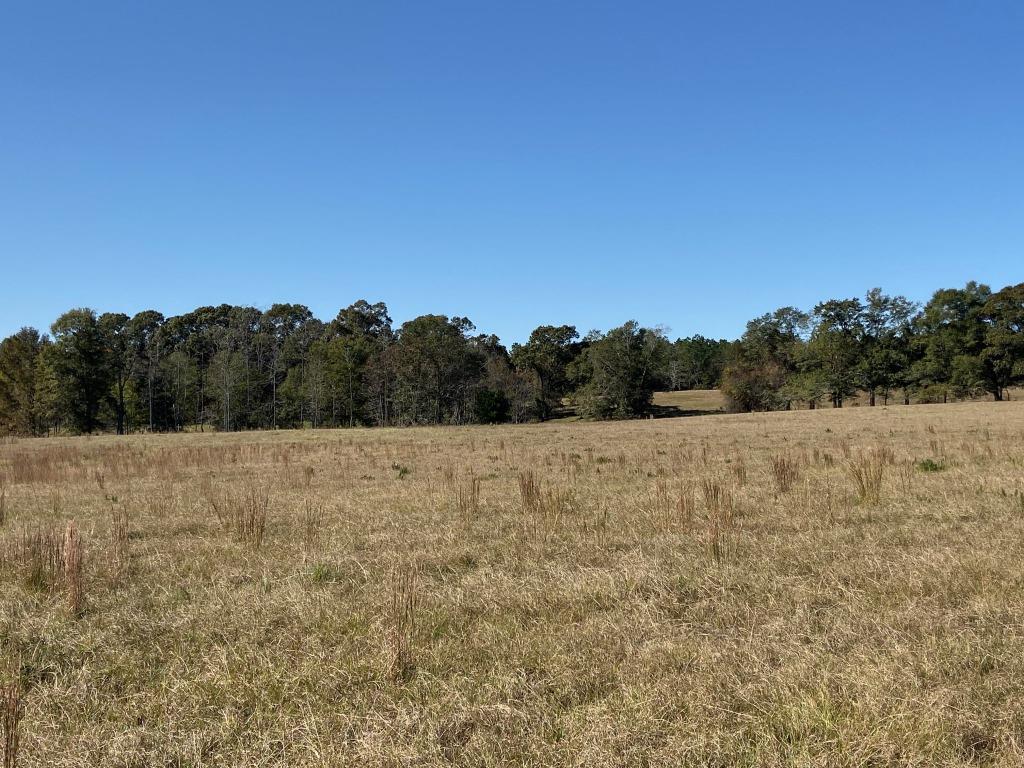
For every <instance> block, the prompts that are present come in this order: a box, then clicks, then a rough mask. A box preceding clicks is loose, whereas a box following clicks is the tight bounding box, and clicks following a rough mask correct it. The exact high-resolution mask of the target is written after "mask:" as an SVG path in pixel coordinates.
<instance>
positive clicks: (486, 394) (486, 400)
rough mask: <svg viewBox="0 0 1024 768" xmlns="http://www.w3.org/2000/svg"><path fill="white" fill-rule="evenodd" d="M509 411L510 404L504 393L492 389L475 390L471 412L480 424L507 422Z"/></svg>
mask: <svg viewBox="0 0 1024 768" xmlns="http://www.w3.org/2000/svg"><path fill="white" fill-rule="evenodd" d="M509 411H510V404H509V401H508V397H506V396H505V393H504V392H497V391H495V390H493V389H480V390H477V393H476V398H475V401H474V403H473V412H474V414H475V415H476V420H477V421H478V422H480V423H481V424H501V423H502V422H505V421H508V416H509Z"/></svg>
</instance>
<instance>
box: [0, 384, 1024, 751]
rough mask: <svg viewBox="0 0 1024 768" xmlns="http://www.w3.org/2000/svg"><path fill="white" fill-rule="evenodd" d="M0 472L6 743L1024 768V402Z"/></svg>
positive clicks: (265, 443) (319, 438) (244, 438)
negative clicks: (15, 738) (1023, 766)
mask: <svg viewBox="0 0 1024 768" xmlns="http://www.w3.org/2000/svg"><path fill="white" fill-rule="evenodd" d="M0 476H2V485H0V498H2V502H0V504H2V518H3V522H2V524H0V683H5V684H6V687H5V688H4V699H5V700H4V702H0V703H2V704H3V705H4V714H3V718H4V719H3V723H4V729H5V730H4V735H5V738H6V740H7V743H6V746H5V749H6V750H7V753H8V757H11V756H13V755H14V750H15V748H16V749H17V756H16V760H17V762H16V763H14V762H12V763H10V766H13V765H15V764H16V765H17V766H18V767H19V768H24V767H27V766H48V767H54V766H124V767H125V768H127V767H129V766H135V767H139V768H141V767H142V766H250V765H251V766H285V765H288V766H305V765H311V766H317V765H330V766H392V765H394V766H399V765H402V766H417V765H464V766H498V765H533V766H599V765H611V766H615V765H622V766H682V765H694V766H788V765H801V766H803V765H807V766H811V765H813V766H911V765H913V766H933V765H943V766H969V765H994V766H1011V765H1012V766H1019V765H1021V764H1022V763H1024V572H1022V569H1024V403H1022V402H1020V401H1014V402H1005V403H965V404H955V405H936V406H926V405H922V406H910V407H904V406H892V407H889V408H882V407H876V408H855V409H841V410H831V409H823V410H817V411H800V412H791V413H772V414H750V415H720V416H704V417H693V418H682V419H662V420H653V421H634V422H623V423H585V422H581V423H567V424H540V425H529V426H517V427H511V426H501V427H460V428H454V427H450V428H417V429H404V430H403V429H375V430H362V429H359V430H330V431H291V432H276V433H272V432H264V433H240V434H239V433H236V434H227V433H225V434H189V435H184V434H178V435H153V436H132V437H127V438H125V437H121V438H118V437H114V436H106V437H92V438H66V439H64V438H61V439H58V438H53V439H23V440H8V441H6V442H4V443H2V444H0ZM18 720H20V722H18V723H17V726H15V721H18ZM15 735H17V736H18V739H19V743H18V745H17V747H15V745H14V744H12V743H11V741H12V739H13V737H14V736H15Z"/></svg>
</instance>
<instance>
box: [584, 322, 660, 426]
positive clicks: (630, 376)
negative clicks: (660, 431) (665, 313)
mask: <svg viewBox="0 0 1024 768" xmlns="http://www.w3.org/2000/svg"><path fill="white" fill-rule="evenodd" d="M588 340H589V343H588V345H587V347H586V349H585V350H584V351H583V353H582V355H581V356H580V360H579V361H578V364H577V366H576V369H575V370H576V376H577V379H578V380H579V381H581V386H580V388H579V389H578V390H577V393H576V395H575V399H576V402H577V404H578V405H579V408H580V411H581V413H582V414H583V415H584V416H587V417H589V418H596V419H630V418H636V417H637V416H642V415H644V414H645V413H646V412H647V410H648V409H649V408H650V404H651V397H652V396H653V395H654V390H655V384H656V382H657V380H658V376H659V374H660V372H661V370H662V368H663V365H664V362H665V359H666V357H667V353H668V341H667V340H666V339H665V335H664V334H663V333H662V332H661V331H660V330H657V329H651V328H642V327H640V325H639V324H638V323H637V322H636V321H635V320H630V321H629V322H627V323H626V324H625V325H622V326H620V327H618V328H614V329H612V330H611V331H609V332H608V333H607V334H604V335H599V334H594V335H592V336H590V337H589V339H588Z"/></svg>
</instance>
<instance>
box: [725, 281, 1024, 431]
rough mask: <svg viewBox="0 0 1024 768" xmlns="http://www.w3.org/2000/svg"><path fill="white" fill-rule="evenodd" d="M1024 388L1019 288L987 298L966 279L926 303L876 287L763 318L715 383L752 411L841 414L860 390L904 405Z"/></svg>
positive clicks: (1023, 293)
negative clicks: (825, 407) (822, 407)
mask: <svg viewBox="0 0 1024 768" xmlns="http://www.w3.org/2000/svg"><path fill="white" fill-rule="evenodd" d="M1021 383H1024V283H1021V284H1019V285H1012V286H1007V287H1005V288H1003V289H1002V290H999V291H997V292H993V291H992V290H991V289H990V288H989V287H988V286H987V285H982V284H979V283H975V282H970V283H968V284H967V285H966V286H964V287H963V288H946V289H942V290H939V291H936V292H935V293H934V294H933V295H932V297H931V299H930V300H929V301H928V302H927V303H926V304H925V305H924V306H923V307H920V306H918V305H916V304H915V303H913V302H911V301H909V300H908V299H907V298H906V297H903V296H889V295H886V294H885V293H883V292H882V291H881V289H877V288H876V289H873V290H871V291H869V292H868V293H867V295H866V296H865V297H864V299H863V300H861V299H857V298H852V299H830V300H828V301H823V302H821V303H819V304H817V305H816V306H815V307H814V308H813V309H812V310H811V311H810V312H803V311H800V310H798V309H795V308H794V307H783V308H781V309H778V310H776V311H775V312H772V313H769V314H765V315H762V316H761V317H758V318H756V319H754V320H751V321H750V322H749V323H747V328H746V331H745V332H744V334H743V336H742V337H741V338H740V339H739V340H738V341H737V342H736V343H735V344H734V345H733V346H732V348H731V350H730V359H729V362H728V364H727V365H726V367H725V369H724V371H723V375H722V383H721V386H722V390H723V392H724V393H725V395H726V397H727V398H728V402H729V403H730V405H731V407H732V408H733V409H734V410H741V411H752V410H779V409H789V408H791V407H793V406H794V405H795V404H800V405H805V406H806V407H809V408H814V407H816V406H817V405H818V404H819V403H822V402H825V403H830V404H831V405H832V406H833V407H837V408H838V407H842V405H843V403H844V401H845V400H847V399H848V398H849V397H850V396H851V395H853V394H855V393H857V392H863V393H865V394H866V397H867V401H868V404H869V405H875V403H876V402H877V400H878V399H881V400H882V402H883V403H888V402H889V399H890V398H891V397H892V396H893V394H894V393H896V392H898V393H899V394H900V395H901V396H902V399H903V402H904V403H907V404H909V403H910V402H911V401H914V402H946V401H948V400H950V399H964V398H973V397H978V396H981V395H984V394H986V393H987V394H988V395H991V396H992V397H993V398H994V399H995V400H1002V399H1004V397H1005V396H1006V393H1007V390H1008V389H1009V388H1010V387H1012V386H1014V385H1017V384H1021Z"/></svg>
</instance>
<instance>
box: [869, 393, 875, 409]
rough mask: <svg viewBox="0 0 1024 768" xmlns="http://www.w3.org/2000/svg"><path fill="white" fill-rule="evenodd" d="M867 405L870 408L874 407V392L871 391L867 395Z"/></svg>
mask: <svg viewBox="0 0 1024 768" xmlns="http://www.w3.org/2000/svg"><path fill="white" fill-rule="evenodd" d="M868 405H870V406H871V407H872V408H874V407H875V390H873V389H872V390H871V392H870V393H869V394H868Z"/></svg>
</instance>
